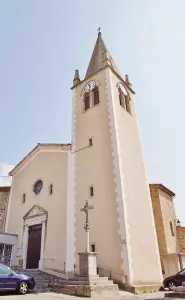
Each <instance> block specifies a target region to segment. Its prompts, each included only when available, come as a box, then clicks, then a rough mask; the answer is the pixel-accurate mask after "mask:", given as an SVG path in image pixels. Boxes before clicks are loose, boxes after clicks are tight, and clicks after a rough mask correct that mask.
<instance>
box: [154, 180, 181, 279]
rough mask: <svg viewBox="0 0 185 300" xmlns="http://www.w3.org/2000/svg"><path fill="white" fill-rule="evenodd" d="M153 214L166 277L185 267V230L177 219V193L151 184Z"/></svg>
mask: <svg viewBox="0 0 185 300" xmlns="http://www.w3.org/2000/svg"><path fill="white" fill-rule="evenodd" d="M150 194H151V199H152V206H153V213H154V219H155V226H156V232H157V240H158V246H159V252H160V259H161V266H162V272H163V275H164V277H167V276H170V275H172V274H175V273H177V272H178V271H179V270H180V269H182V268H184V267H185V256H184V255H185V228H184V227H181V226H180V222H179V220H178V219H177V216H176V212H175V207H174V197H175V193H174V192H172V191H171V190H169V189H168V188H167V187H165V186H164V185H162V184H150Z"/></svg>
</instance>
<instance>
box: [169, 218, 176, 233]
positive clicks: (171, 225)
mask: <svg viewBox="0 0 185 300" xmlns="http://www.w3.org/2000/svg"><path fill="white" fill-rule="evenodd" d="M170 230H171V235H172V236H174V235H175V233H174V228H173V224H172V221H170Z"/></svg>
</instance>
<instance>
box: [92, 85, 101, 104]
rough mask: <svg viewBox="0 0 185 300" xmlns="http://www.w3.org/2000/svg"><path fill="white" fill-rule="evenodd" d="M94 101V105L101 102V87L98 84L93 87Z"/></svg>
mask: <svg viewBox="0 0 185 300" xmlns="http://www.w3.org/2000/svg"><path fill="white" fill-rule="evenodd" d="M93 103H94V105H96V104H98V103H100V98H99V89H98V87H97V86H95V88H94V89H93Z"/></svg>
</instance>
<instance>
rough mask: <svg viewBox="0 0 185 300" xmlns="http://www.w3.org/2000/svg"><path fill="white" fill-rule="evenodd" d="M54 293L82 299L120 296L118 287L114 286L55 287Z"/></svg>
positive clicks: (53, 288) (53, 287)
mask: <svg viewBox="0 0 185 300" xmlns="http://www.w3.org/2000/svg"><path fill="white" fill-rule="evenodd" d="M51 289H52V291H53V292H57V293H62V294H66V295H73V296H80V297H115V296H118V295H119V290H118V286H117V285H115V284H112V285H100V284H99V285H64V286H62V285H59V284H58V285H57V284H55V285H53V286H52V288H51Z"/></svg>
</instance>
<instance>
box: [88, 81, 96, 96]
mask: <svg viewBox="0 0 185 300" xmlns="http://www.w3.org/2000/svg"><path fill="white" fill-rule="evenodd" d="M95 86H96V82H95V81H94V80H91V81H89V82H88V83H87V84H86V86H85V92H87V93H88V92H91V91H92V90H93V89H94V87H95Z"/></svg>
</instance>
